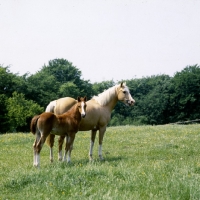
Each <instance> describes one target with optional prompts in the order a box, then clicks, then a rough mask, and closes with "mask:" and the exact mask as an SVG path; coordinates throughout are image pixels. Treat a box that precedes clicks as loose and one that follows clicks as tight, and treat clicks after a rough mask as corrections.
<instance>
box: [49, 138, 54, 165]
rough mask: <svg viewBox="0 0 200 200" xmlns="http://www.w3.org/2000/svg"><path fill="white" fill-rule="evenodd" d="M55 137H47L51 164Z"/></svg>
mask: <svg viewBox="0 0 200 200" xmlns="http://www.w3.org/2000/svg"><path fill="white" fill-rule="evenodd" d="M54 139H55V135H53V134H50V135H49V146H50V161H51V162H53V145H54Z"/></svg>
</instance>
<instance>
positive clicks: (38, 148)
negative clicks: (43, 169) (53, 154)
mask: <svg viewBox="0 0 200 200" xmlns="http://www.w3.org/2000/svg"><path fill="white" fill-rule="evenodd" d="M41 135H42V136H41V137H40V139H39V141H38V143H37V144H36V147H35V166H36V167H39V165H40V151H41V149H42V146H43V144H44V143H45V140H46V136H45V135H43V134H41Z"/></svg>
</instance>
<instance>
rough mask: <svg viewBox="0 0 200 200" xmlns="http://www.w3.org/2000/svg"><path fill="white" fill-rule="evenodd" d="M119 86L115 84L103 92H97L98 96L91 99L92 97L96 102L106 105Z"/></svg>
mask: <svg viewBox="0 0 200 200" xmlns="http://www.w3.org/2000/svg"><path fill="white" fill-rule="evenodd" d="M117 87H119V85H115V86H113V87H111V88H109V89H107V90H105V91H104V92H102V93H100V94H98V96H94V97H93V98H92V99H94V100H95V101H96V102H97V103H99V104H100V105H101V106H105V105H107V103H109V101H110V99H111V98H112V97H114V96H116V89H117Z"/></svg>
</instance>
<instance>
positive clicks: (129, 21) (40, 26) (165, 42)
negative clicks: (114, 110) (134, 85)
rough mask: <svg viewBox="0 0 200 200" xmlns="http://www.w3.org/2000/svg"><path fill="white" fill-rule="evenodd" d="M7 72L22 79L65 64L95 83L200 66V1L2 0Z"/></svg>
mask: <svg viewBox="0 0 200 200" xmlns="http://www.w3.org/2000/svg"><path fill="white" fill-rule="evenodd" d="M0 13H1V14H0V64H1V65H3V66H4V67H6V66H10V71H11V72H13V73H17V72H19V74H20V75H22V74H24V73H26V72H30V73H31V74H34V73H36V72H37V71H39V70H40V69H41V68H42V66H43V65H44V64H48V61H49V60H53V59H56V58H64V59H67V60H68V61H70V62H72V63H73V65H74V66H76V67H77V68H79V69H80V71H81V72H82V78H83V79H85V80H90V81H91V82H96V81H97V82H101V81H105V80H112V79H113V80H114V81H119V80H124V79H132V78H141V77H145V76H151V75H158V74H168V75H170V76H173V75H174V73H175V72H177V71H181V70H182V69H183V68H185V67H186V66H187V65H194V64H198V65H199V64H200V0H0Z"/></svg>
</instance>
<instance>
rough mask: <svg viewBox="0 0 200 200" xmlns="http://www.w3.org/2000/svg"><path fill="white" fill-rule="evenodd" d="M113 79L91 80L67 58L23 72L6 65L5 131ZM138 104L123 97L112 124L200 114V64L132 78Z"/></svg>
mask: <svg viewBox="0 0 200 200" xmlns="http://www.w3.org/2000/svg"><path fill="white" fill-rule="evenodd" d="M115 84H117V83H115V82H114V81H113V80H111V81H103V82H100V83H97V82H96V83H94V84H91V83H90V81H89V80H84V79H82V77H81V71H80V70H79V69H78V68H76V67H75V66H73V65H72V63H70V62H69V61H67V60H65V59H55V60H51V61H49V63H48V65H44V66H43V67H42V68H41V70H40V71H38V72H37V73H35V74H32V75H31V74H24V75H23V76H19V75H18V74H13V73H11V72H10V70H9V67H3V66H0V110H1V113H0V133H5V132H8V131H9V130H11V131H15V130H16V131H28V127H29V123H30V119H31V117H32V116H33V115H35V114H40V112H43V111H44V109H45V107H46V106H47V104H49V102H50V101H52V100H55V99H58V98H61V97H66V96H69V97H73V98H77V96H87V98H88V100H89V99H91V98H92V97H93V96H94V95H98V94H99V93H101V92H103V91H104V90H106V89H108V88H110V87H112V86H114V85H115ZM126 84H127V86H128V87H129V89H130V93H131V95H132V97H133V98H134V99H135V101H136V104H135V105H134V106H133V107H129V106H125V105H124V104H123V103H121V102H118V103H117V105H116V106H115V108H114V110H113V111H112V113H111V117H112V118H111V121H110V123H109V126H116V125H128V124H129V125H140V124H152V125H154V124H155V125H156V124H167V123H171V122H176V121H185V120H193V119H199V118H200V112H199V110H200V89H199V88H200V67H199V66H198V65H193V66H187V67H185V68H184V69H183V70H182V71H181V72H177V73H175V75H174V76H173V77H170V76H168V75H156V76H151V77H143V78H140V79H131V80H126Z"/></svg>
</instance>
